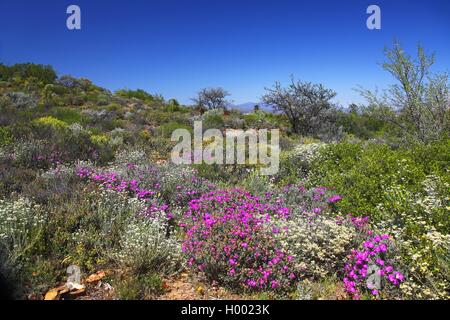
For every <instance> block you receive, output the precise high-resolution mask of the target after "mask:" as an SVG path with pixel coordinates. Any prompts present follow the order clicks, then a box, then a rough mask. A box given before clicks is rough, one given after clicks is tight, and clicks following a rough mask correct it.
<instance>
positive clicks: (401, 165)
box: [309, 139, 450, 221]
mask: <svg viewBox="0 0 450 320" xmlns="http://www.w3.org/2000/svg"><path fill="white" fill-rule="evenodd" d="M449 142H450V140H449V139H445V140H442V141H439V142H435V143H432V144H430V145H418V146H416V147H415V148H414V149H403V148H400V149H392V148H390V147H389V146H387V145H385V144H376V143H365V144H363V143H358V144H351V143H339V144H334V145H328V146H327V147H326V148H325V149H324V150H323V151H321V153H320V155H319V157H318V159H317V160H316V161H314V162H313V163H312V166H311V170H310V172H309V183H311V184H313V185H325V186H329V187H333V188H335V190H336V192H337V193H339V194H342V195H344V200H343V201H341V202H339V205H338V206H339V208H340V209H341V210H342V211H343V212H348V213H354V214H359V215H366V214H368V215H370V216H371V218H373V219H374V220H376V221H379V220H380V219H382V218H383V217H381V216H379V213H378V210H377V209H376V207H377V205H378V204H379V203H380V202H382V197H383V196H382V195H383V192H384V190H386V188H389V187H390V186H393V185H398V184H400V185H402V186H404V187H405V188H407V189H408V190H411V191H417V190H418V188H420V183H421V182H422V181H423V180H424V179H425V178H426V176H427V175H430V174H437V175H445V176H446V177H447V178H448V172H446V169H445V168H448V164H449V163H450V155H449V152H448V150H450V149H449Z"/></svg>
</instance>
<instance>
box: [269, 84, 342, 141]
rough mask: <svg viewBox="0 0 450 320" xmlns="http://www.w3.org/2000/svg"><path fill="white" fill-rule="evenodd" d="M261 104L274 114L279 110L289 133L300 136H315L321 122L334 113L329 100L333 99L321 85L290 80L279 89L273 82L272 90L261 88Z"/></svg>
mask: <svg viewBox="0 0 450 320" xmlns="http://www.w3.org/2000/svg"><path fill="white" fill-rule="evenodd" d="M265 90H266V91H267V92H266V94H265V95H264V96H263V97H262V101H263V102H264V103H266V104H268V105H271V106H272V107H273V108H274V109H275V110H276V111H282V112H283V113H284V114H285V115H286V116H287V117H288V119H289V122H290V123H291V126H292V130H293V131H294V132H295V133H299V134H302V135H311V134H313V135H314V134H318V133H319V131H320V126H321V123H323V122H324V121H326V120H327V119H328V116H329V115H330V113H332V112H333V111H335V110H336V108H335V106H334V105H333V104H332V103H331V101H330V100H331V99H333V98H334V97H335V96H336V93H335V92H334V91H333V90H330V89H326V88H325V87H324V86H323V85H322V84H313V83H311V82H301V81H294V78H292V79H291V84H290V85H289V86H288V87H285V88H283V87H282V86H281V84H280V83H279V82H275V85H274V86H273V87H272V88H265Z"/></svg>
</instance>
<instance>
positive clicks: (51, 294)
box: [44, 289, 59, 300]
mask: <svg viewBox="0 0 450 320" xmlns="http://www.w3.org/2000/svg"><path fill="white" fill-rule="evenodd" d="M58 298H59V294H58V290H56V289H51V290H49V291H48V292H47V293H46V294H45V297H44V300H57V299H58Z"/></svg>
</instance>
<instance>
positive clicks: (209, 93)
mask: <svg viewBox="0 0 450 320" xmlns="http://www.w3.org/2000/svg"><path fill="white" fill-rule="evenodd" d="M229 95H230V94H229V93H228V91H226V90H224V89H222V88H204V89H202V90H200V91H199V92H198V94H197V97H195V98H193V99H192V101H193V102H194V103H195V105H196V106H197V107H200V108H205V109H208V110H212V109H223V110H226V109H227V106H228V105H229V104H230V102H229V101H228V100H227V99H226V97H228V96H229Z"/></svg>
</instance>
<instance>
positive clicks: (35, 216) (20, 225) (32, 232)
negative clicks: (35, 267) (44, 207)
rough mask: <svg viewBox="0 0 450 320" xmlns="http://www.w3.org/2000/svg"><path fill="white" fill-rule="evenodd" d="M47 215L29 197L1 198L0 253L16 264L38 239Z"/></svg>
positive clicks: (9, 261)
mask: <svg viewBox="0 0 450 320" xmlns="http://www.w3.org/2000/svg"><path fill="white" fill-rule="evenodd" d="M44 220H45V217H44V215H43V214H42V212H41V210H40V207H39V206H38V205H36V204H34V203H33V202H32V201H30V200H29V199H27V198H19V199H17V200H14V201H6V200H1V199H0V255H5V257H6V263H8V264H11V265H15V264H16V262H18V260H19V259H21V258H22V255H24V254H25V253H26V251H27V250H28V249H30V248H31V247H32V245H33V243H34V242H35V241H36V240H37V239H38V236H39V233H40V231H41V230H42V228H43V225H44Z"/></svg>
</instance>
